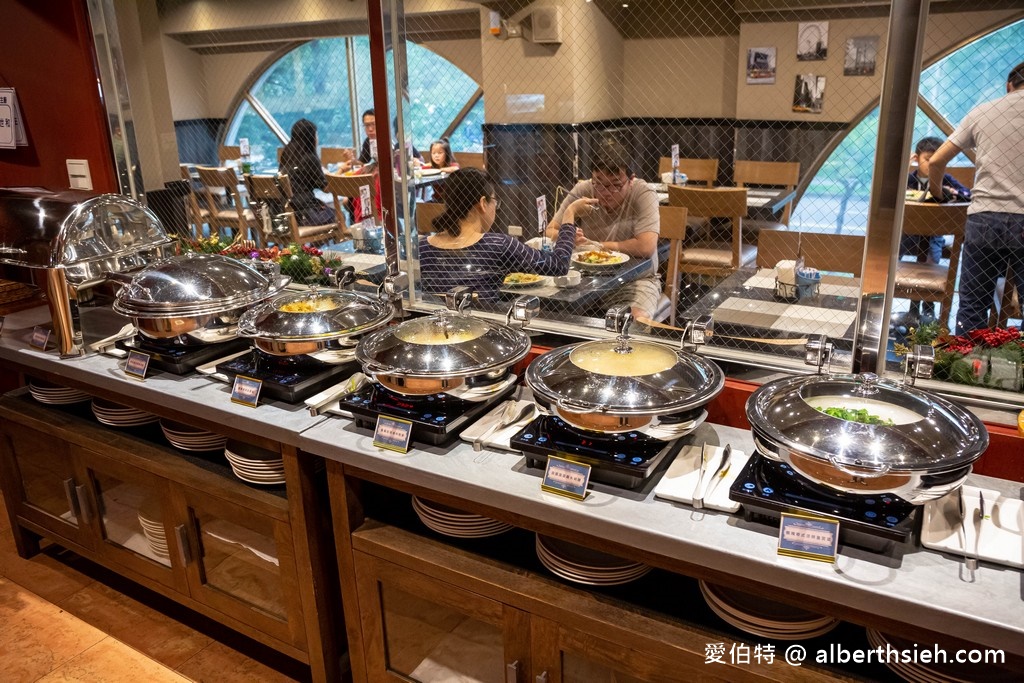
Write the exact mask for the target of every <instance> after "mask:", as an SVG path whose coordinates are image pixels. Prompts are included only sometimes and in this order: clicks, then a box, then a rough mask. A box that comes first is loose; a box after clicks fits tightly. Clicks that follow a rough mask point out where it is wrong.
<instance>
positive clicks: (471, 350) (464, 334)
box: [356, 287, 540, 396]
mask: <svg viewBox="0 0 1024 683" xmlns="http://www.w3.org/2000/svg"><path fill="white" fill-rule="evenodd" d="M474 296H475V294H474V293H473V291H472V290H471V289H469V288H467V287H458V288H455V289H453V290H452V291H450V292H448V293H447V294H446V295H445V303H446V305H447V308H444V309H440V310H438V311H436V312H434V313H433V314H431V315H428V316H424V317H422V318H415V319H412V320H406V321H405V322H402V323H399V324H398V325H392V326H389V327H386V328H383V329H380V330H377V331H376V332H373V333H371V334H368V335H366V336H364V337H363V338H362V339H360V340H359V345H358V346H357V347H356V360H358V361H359V362H360V363H361V364H362V366H363V372H364V373H366V375H367V377H369V378H370V379H372V380H373V381H375V382H377V383H378V384H380V385H382V386H384V387H385V388H387V389H389V390H391V391H394V392H396V393H399V394H407V395H413V396H425V395H429V394H436V393H441V392H447V391H452V390H455V389H459V388H460V387H462V386H463V385H469V386H471V387H480V388H482V387H486V386H492V385H497V384H498V383H500V382H502V381H503V380H505V379H506V378H507V377H508V375H509V373H510V371H511V368H512V366H513V365H515V364H516V363H518V362H519V361H520V360H522V359H523V358H525V357H526V354H527V353H529V351H530V346H531V344H530V338H529V337H528V336H527V335H526V333H525V332H524V331H523V330H522V329H521V327H522V326H524V325H525V324H526V323H527V322H529V320H530V319H531V318H532V317H533V316H534V315H535V314H536V313H537V311H538V310H539V308H540V301H539V300H538V299H537V297H534V296H524V297H519V298H518V299H516V301H515V302H514V303H513V306H512V309H511V310H510V311H509V313H508V316H507V317H506V321H505V324H501V323H499V322H494V321H491V320H486V319H484V318H478V317H474V316H473V315H471V314H470V313H469V311H468V307H469V304H470V303H471V302H472V300H473V298H474Z"/></svg>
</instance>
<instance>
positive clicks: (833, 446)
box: [746, 373, 988, 473]
mask: <svg viewBox="0 0 1024 683" xmlns="http://www.w3.org/2000/svg"><path fill="white" fill-rule="evenodd" d="M746 411H747V419H748V420H750V424H751V426H752V427H753V430H754V433H755V435H757V436H759V437H760V438H761V439H766V440H767V441H768V442H769V443H771V444H773V445H774V446H776V447H781V448H784V449H787V450H789V451H793V452H796V453H799V454H802V455H806V456H809V457H813V458H817V459H819V460H824V461H827V462H831V463H832V464H833V465H841V466H854V467H861V468H867V469H872V470H876V471H908V472H909V471H917V472H923V473H937V472H943V471H946V470H950V469H955V468H959V467H963V466H965V465H969V464H970V463H972V462H974V461H975V460H977V459H978V457H980V456H981V454H982V453H983V452H984V451H985V449H986V448H987V447H988V432H987V431H986V429H985V425H984V424H983V423H982V421H981V420H980V419H979V418H978V417H977V416H975V415H974V414H973V413H971V412H969V411H967V410H964V409H963V408H961V407H960V406H958V405H956V404H954V403H951V402H949V401H947V400H945V399H943V398H941V397H939V396H935V395H932V394H929V393H926V392H924V391H921V390H919V389H914V388H912V387H910V386H907V385H905V384H902V383H899V382H894V381H892V380H887V379H880V378H879V377H878V376H876V375H873V374H870V373H865V374H862V375H818V376H807V377H792V378H787V379H781V380H776V381H774V382H769V383H768V384H764V385H762V386H761V387H759V388H758V389H757V390H755V391H754V393H753V394H751V396H750V398H749V399H747V406H746ZM824 411H828V412H824ZM865 420H870V421H871V422H874V424H868V423H866V422H864V421H865Z"/></svg>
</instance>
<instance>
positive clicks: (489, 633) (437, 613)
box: [381, 583, 505, 683]
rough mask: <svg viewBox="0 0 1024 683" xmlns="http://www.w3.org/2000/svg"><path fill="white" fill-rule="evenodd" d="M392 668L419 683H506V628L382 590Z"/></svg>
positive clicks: (395, 591)
mask: <svg viewBox="0 0 1024 683" xmlns="http://www.w3.org/2000/svg"><path fill="white" fill-rule="evenodd" d="M381 605H382V611H383V625H384V641H385V656H386V661H387V668H388V669H389V670H390V671H393V672H394V673H398V674H401V675H403V676H406V677H408V678H410V679H412V680H414V681H422V682H423V683H431V682H438V683H440V682H441V681H465V682H466V683H471V682H474V681H481V682H485V683H504V681H505V678H504V671H505V665H504V661H505V660H504V638H503V635H502V631H501V628H499V627H498V626H496V625H494V624H489V623H485V622H482V621H480V620H478V619H474V618H473V617H470V616H467V615H466V614H464V613H462V612H460V611H459V610H457V609H454V608H452V607H450V606H448V605H442V604H439V603H437V602H434V601H431V600H427V599H424V598H422V597H418V596H414V595H411V594H410V593H407V592H405V591H403V590H400V589H398V588H395V587H394V586H392V585H390V584H387V583H383V584H381Z"/></svg>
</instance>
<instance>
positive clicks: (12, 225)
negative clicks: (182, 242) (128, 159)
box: [0, 188, 173, 357]
mask: <svg viewBox="0 0 1024 683" xmlns="http://www.w3.org/2000/svg"><path fill="white" fill-rule="evenodd" d="M172 244H173V240H172V239H170V238H168V237H167V234H166V233H165V232H164V228H163V226H162V225H161V223H160V220H159V219H158V218H157V217H156V216H155V215H154V214H153V212H152V211H150V210H149V209H147V208H146V207H144V206H142V205H141V204H139V203H138V202H136V201H135V200H134V199H131V198H130V197H122V196H119V195H109V194H107V195H100V196H95V195H91V194H88V193H85V192H79V191H74V190H67V191H61V192H54V191H50V190H46V189H43V188H3V189H0V264H3V273H4V276H5V277H8V278H11V279H15V280H19V281H22V282H27V283H30V284H35V285H37V286H39V287H41V288H42V289H43V290H44V291H45V292H46V298H47V303H48V305H49V308H50V318H51V319H52V321H53V330H54V336H55V337H56V339H57V348H58V350H59V352H60V355H61V356H62V357H69V356H78V355H81V354H82V352H83V350H84V339H83V324H82V319H81V311H80V309H79V302H81V301H84V300H85V299H86V298H88V297H89V296H91V292H89V291H88V290H90V289H91V288H92V287H94V286H96V285H98V284H100V283H102V282H104V279H105V278H104V275H105V274H106V273H108V272H123V271H128V270H133V269H137V268H139V267H142V266H144V265H146V264H147V263H149V262H150V261H152V260H153V259H157V258H160V257H162V256H163V255H164V252H165V249H166V248H167V247H169V246H170V245H172Z"/></svg>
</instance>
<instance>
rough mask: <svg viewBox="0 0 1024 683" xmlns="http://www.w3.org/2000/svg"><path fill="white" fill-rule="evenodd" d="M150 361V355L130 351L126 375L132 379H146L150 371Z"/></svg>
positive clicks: (125, 366) (125, 367)
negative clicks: (147, 372)
mask: <svg viewBox="0 0 1024 683" xmlns="http://www.w3.org/2000/svg"><path fill="white" fill-rule="evenodd" d="M149 359H150V355H149V354H148V353H142V352H141V351H129V352H128V360H126V361H125V363H124V374H126V375H128V376H129V377H131V378H132V379H139V380H142V379H146V371H147V370H149Z"/></svg>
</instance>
